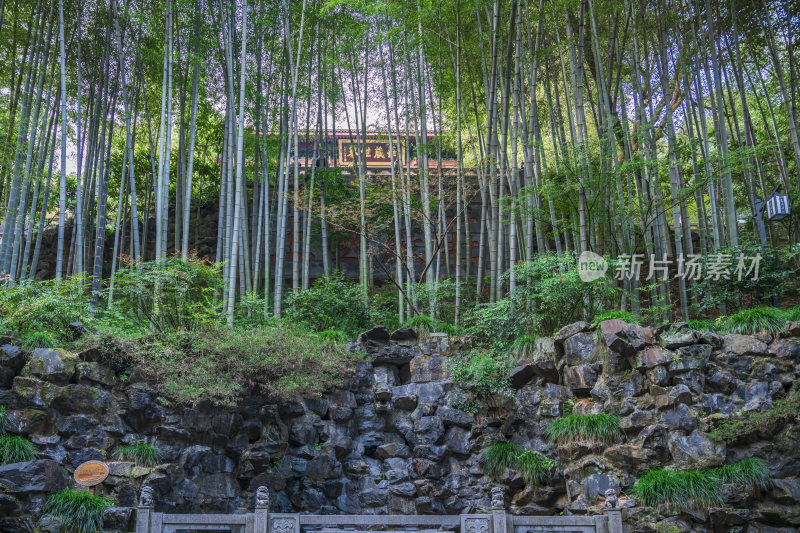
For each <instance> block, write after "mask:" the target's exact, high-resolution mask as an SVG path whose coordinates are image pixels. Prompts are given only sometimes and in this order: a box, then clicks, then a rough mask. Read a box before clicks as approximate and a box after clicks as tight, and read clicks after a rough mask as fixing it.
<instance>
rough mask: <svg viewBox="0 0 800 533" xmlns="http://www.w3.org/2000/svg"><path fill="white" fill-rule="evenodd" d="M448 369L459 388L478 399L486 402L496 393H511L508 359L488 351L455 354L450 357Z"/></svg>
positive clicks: (502, 394) (506, 394) (504, 394)
mask: <svg viewBox="0 0 800 533" xmlns="http://www.w3.org/2000/svg"><path fill="white" fill-rule="evenodd" d="M448 370H449V374H450V377H451V379H453V380H454V381H456V382H457V383H458V386H459V388H461V389H462V390H463V391H465V392H467V393H468V394H470V395H472V397H473V398H474V399H477V400H478V401H481V402H485V401H486V400H488V399H490V398H491V397H492V396H494V395H500V396H508V395H510V394H511V385H510V383H509V381H508V372H509V370H510V365H509V363H508V361H507V360H502V359H500V358H499V357H493V356H492V355H491V354H489V353H487V352H470V353H465V354H458V355H455V356H453V357H452V358H451V359H450V364H449V367H448Z"/></svg>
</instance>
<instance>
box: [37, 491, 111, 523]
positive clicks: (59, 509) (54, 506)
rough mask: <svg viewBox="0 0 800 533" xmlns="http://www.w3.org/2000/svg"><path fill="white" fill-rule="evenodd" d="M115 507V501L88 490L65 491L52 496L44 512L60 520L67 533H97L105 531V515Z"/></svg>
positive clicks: (48, 499) (45, 505)
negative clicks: (69, 532)
mask: <svg viewBox="0 0 800 533" xmlns="http://www.w3.org/2000/svg"><path fill="white" fill-rule="evenodd" d="M113 505H114V500H113V499H111V498H108V497H105V496H95V495H94V494H92V493H91V492H89V491H88V490H74V489H64V490H62V491H61V492H57V493H55V494H51V495H50V496H49V497H48V498H47V501H46V502H45V504H44V507H43V508H42V511H43V512H45V513H47V514H51V515H53V516H56V517H58V518H60V519H61V525H62V526H63V528H64V529H65V530H66V531H71V532H73V533H96V532H98V531H102V530H103V514H104V513H105V510H106V509H108V508H109V507H111V506H113Z"/></svg>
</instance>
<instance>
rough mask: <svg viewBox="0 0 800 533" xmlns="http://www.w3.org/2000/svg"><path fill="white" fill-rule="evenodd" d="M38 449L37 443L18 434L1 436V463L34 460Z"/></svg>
mask: <svg viewBox="0 0 800 533" xmlns="http://www.w3.org/2000/svg"><path fill="white" fill-rule="evenodd" d="M37 453H38V450H37V449H36V445H35V444H34V443H32V442H31V441H29V440H28V439H26V438H23V437H20V436H18V435H4V436H2V437H0V465H7V464H11V463H21V462H23V461H33V460H34V459H36V454H37Z"/></svg>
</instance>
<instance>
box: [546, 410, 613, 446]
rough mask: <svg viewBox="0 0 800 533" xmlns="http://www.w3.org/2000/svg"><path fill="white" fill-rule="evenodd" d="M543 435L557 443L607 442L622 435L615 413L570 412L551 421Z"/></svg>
mask: <svg viewBox="0 0 800 533" xmlns="http://www.w3.org/2000/svg"><path fill="white" fill-rule="evenodd" d="M544 435H545V437H546V438H547V439H548V440H549V441H551V442H556V443H558V444H571V443H574V442H591V443H593V444H609V443H612V442H614V441H615V440H616V439H617V438H619V437H621V436H622V435H623V433H622V429H621V428H620V427H619V417H618V416H617V415H612V414H607V413H601V414H590V415H580V414H570V415H568V416H565V417H562V418H559V419H558V420H555V421H553V422H552V423H551V424H550V425H549V426H548V427H547V429H546V430H545V432H544Z"/></svg>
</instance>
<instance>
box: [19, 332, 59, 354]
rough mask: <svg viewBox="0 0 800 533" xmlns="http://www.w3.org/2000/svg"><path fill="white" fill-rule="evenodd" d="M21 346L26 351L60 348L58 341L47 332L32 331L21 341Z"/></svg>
mask: <svg viewBox="0 0 800 533" xmlns="http://www.w3.org/2000/svg"><path fill="white" fill-rule="evenodd" d="M20 346H22V348H24V349H26V350H35V349H36V348H55V347H57V346H58V342H57V341H56V339H55V338H54V337H53V336H52V335H51V334H50V333H48V332H46V331H32V332H30V333H26V334H25V335H23V336H22V338H21V339H20Z"/></svg>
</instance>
